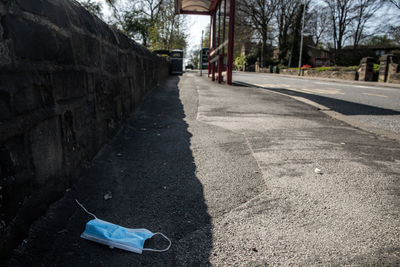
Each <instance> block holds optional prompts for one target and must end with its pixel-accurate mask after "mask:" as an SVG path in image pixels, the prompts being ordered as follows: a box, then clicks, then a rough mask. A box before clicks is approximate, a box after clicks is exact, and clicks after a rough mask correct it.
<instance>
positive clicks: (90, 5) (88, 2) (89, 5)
mask: <svg viewBox="0 0 400 267" xmlns="http://www.w3.org/2000/svg"><path fill="white" fill-rule="evenodd" d="M78 2H79V3H80V4H81V5H82V6H83V7H84V8H86V9H87V10H88V11H89V12H90V13H92V14H93V15H96V16H97V17H99V18H102V17H103V14H102V12H101V10H102V5H101V3H95V2H92V0H78Z"/></svg>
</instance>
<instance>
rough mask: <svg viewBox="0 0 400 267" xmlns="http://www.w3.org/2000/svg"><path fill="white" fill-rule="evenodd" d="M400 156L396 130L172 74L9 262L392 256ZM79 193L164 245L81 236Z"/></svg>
mask: <svg viewBox="0 0 400 267" xmlns="http://www.w3.org/2000/svg"><path fill="white" fill-rule="evenodd" d="M399 162H400V144H399V143H398V142H397V141H394V140H391V139H388V138H385V137H383V136H378V135H375V134H372V133H369V132H365V131H363V130H360V129H357V128H354V127H352V126H351V125H349V124H346V123H344V122H342V121H338V120H335V119H332V118H331V117H329V116H327V115H326V114H324V112H321V110H318V109H317V108H315V107H314V106H310V105H308V104H305V103H303V102H301V101H297V100H296V99H293V97H292V96H291V97H288V96H286V95H281V94H277V93H275V92H272V91H270V90H265V89H262V88H256V87H242V86H227V85H222V84H218V83H215V82H211V81H210V80H209V79H208V78H207V77H206V76H203V77H199V76H198V73H194V72H191V73H185V74H184V75H183V76H173V77H170V79H169V80H168V82H167V83H166V84H164V85H163V86H161V87H160V88H158V89H157V90H154V91H153V92H152V93H151V94H149V95H148V96H147V97H146V99H145V100H144V102H142V104H141V106H140V107H139V108H138V110H137V111H136V112H135V114H132V117H131V118H129V119H128V120H127V121H126V123H125V124H124V126H123V127H122V128H121V129H120V130H119V131H118V134H117V135H116V136H115V137H114V138H113V139H112V140H110V142H108V143H107V144H106V145H105V146H104V147H103V149H102V150H101V151H100V152H99V153H98V155H97V156H96V158H95V159H94V160H93V161H92V162H91V163H90V164H88V167H87V169H86V170H85V171H84V172H83V174H82V176H81V177H80V179H79V181H78V182H77V183H76V184H75V185H74V186H73V187H72V188H71V189H70V190H68V192H66V193H65V196H64V198H62V199H61V200H60V201H58V202H57V203H55V204H54V205H52V206H51V207H50V208H49V210H48V213H47V214H46V215H45V216H43V217H42V218H40V219H39V220H38V221H37V222H35V223H34V225H33V226H32V228H31V231H30V234H29V236H28V237H27V238H25V240H24V242H23V243H22V244H21V245H20V247H19V248H18V249H17V250H16V251H15V254H14V256H13V258H12V259H11V261H10V263H9V266H29V265H32V263H35V265H37V266H269V265H272V266H275V265H283V266H291V265H296V266H331V265H333V266H341V265H346V266H348V265H350V266H399V265H400V256H399V255H400V247H399V244H400V237H399V233H400V223H399V222H400V220H399V218H400V210H399V205H400V202H399V200H400V199H399V192H400V190H399V177H400V164H399ZM316 168H318V169H319V170H320V171H316ZM108 192H109V193H108ZM105 194H107V195H108V194H110V195H112V198H111V199H108V200H105V199H104V196H105ZM75 199H78V200H79V201H81V202H82V204H84V205H85V207H86V208H87V209H88V210H89V211H90V212H92V213H94V214H95V215H96V216H97V217H98V218H100V219H103V220H106V221H109V222H112V223H115V224H119V225H122V226H125V227H129V228H142V227H144V228H147V229H149V230H151V231H152V232H162V233H164V234H165V235H167V236H168V237H169V238H170V239H171V241H172V246H171V248H170V250H168V251H167V252H165V253H155V252H149V251H145V252H144V253H143V254H141V255H140V254H135V253H129V252H126V251H121V250H119V249H110V248H108V247H107V246H103V245H98V244H95V243H93V242H90V241H88V240H84V239H82V238H80V234H81V233H82V231H83V230H84V228H85V224H86V222H87V221H88V220H90V219H91V217H90V216H88V215H87V214H86V213H85V212H84V211H83V210H82V209H81V208H80V207H79V206H78V205H77V204H76V203H75V201H74V200H75ZM163 242H164V243H163ZM166 245H167V244H166V242H165V241H164V240H162V239H158V238H157V237H155V238H152V239H151V240H150V241H146V244H145V247H150V248H159V249H161V248H165V247H166Z"/></svg>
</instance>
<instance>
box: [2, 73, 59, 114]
mask: <svg viewBox="0 0 400 267" xmlns="http://www.w3.org/2000/svg"><path fill="white" fill-rule="evenodd" d="M0 79H1V80H2V81H4V82H2V83H1V84H0V92H4V93H3V95H4V94H7V95H9V98H10V100H9V101H11V102H9V103H10V104H9V105H10V112H12V113H14V112H15V114H22V113H26V112H30V111H33V110H35V109H38V108H45V107H49V106H53V105H54V103H53V97H52V92H51V88H50V78H49V75H48V74H46V73H28V72H21V73H2V74H1V75H0ZM3 101H5V100H4V97H3ZM0 117H1V115H0Z"/></svg>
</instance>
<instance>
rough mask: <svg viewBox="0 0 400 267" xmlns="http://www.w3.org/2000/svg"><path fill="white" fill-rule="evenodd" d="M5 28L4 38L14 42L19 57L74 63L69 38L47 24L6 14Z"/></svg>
mask: <svg viewBox="0 0 400 267" xmlns="http://www.w3.org/2000/svg"><path fill="white" fill-rule="evenodd" d="M4 30H5V31H4V38H5V39H11V40H12V41H13V42H14V49H15V55H16V57H17V58H21V59H26V60H38V61H53V62H57V63H62V64H72V63H74V60H73V56H72V48H71V43H70V40H69V38H67V37H64V36H62V35H60V34H58V33H56V32H55V31H53V30H52V29H50V28H49V27H47V26H44V25H40V24H36V23H32V22H31V21H26V20H24V19H22V18H16V17H11V16H5V18H4Z"/></svg>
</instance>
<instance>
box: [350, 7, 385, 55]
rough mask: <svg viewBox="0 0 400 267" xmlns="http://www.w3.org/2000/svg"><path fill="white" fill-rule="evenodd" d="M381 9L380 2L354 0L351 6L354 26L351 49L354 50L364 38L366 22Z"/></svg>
mask: <svg viewBox="0 0 400 267" xmlns="http://www.w3.org/2000/svg"><path fill="white" fill-rule="evenodd" d="M381 7H382V3H381V1H376V0H355V3H354V6H353V10H354V11H353V12H354V26H355V28H354V29H353V32H352V35H353V48H354V49H356V48H357V47H358V45H359V43H360V41H361V40H362V38H364V37H365V35H364V32H365V28H366V25H367V22H368V21H369V20H370V19H371V18H372V17H373V16H374V15H375V13H376V11H378V10H379V9H380V8H381Z"/></svg>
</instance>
